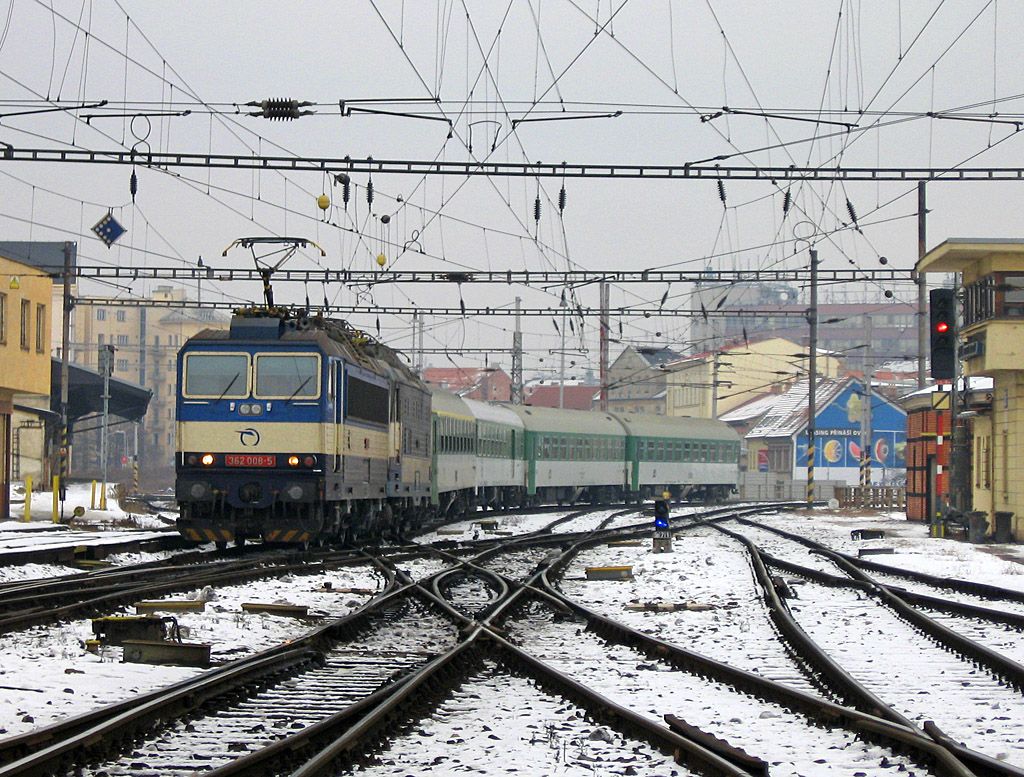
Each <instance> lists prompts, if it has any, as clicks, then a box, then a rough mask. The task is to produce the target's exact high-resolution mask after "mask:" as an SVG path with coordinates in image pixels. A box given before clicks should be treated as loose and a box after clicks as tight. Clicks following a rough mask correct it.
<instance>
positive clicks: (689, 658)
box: [496, 503, 971, 777]
mask: <svg viewBox="0 0 1024 777" xmlns="http://www.w3.org/2000/svg"><path fill="white" fill-rule="evenodd" d="M802 506H803V503H791V504H790V505H788V507H789V508H791V509H796V508H798V507H802ZM754 509H756V508H754ZM750 510H751V508H746V509H743V510H742V512H745V513H747V512H749V511H750ZM735 512H739V511H735ZM735 512H734V514H735ZM715 513H716V514H715V515H713V516H712V517H710V518H708V519H706V520H705V521H701V522H699V523H697V524H691V525H689V526H686V527H682V529H681V530H685V529H687V528H692V527H694V526H698V525H705V524H707V525H712V526H714V527H715V528H721V527H719V526H718V525H717V524H718V522H719V521H722V520H726V519H728V518H729V517H730V516H729V514H728V513H727V512H726V511H724V510H722V511H715ZM605 541H607V539H606V538H604V537H596V536H595V537H590V538H587V539H584V540H581V541H580V542H578V543H576V544H574V545H573V546H571V547H570V548H568V549H566V550H565V551H564V552H563V553H562V554H561V555H560V556H559V558H558V559H557V560H554V561H552V562H551V563H550V564H548V565H545V566H543V567H542V568H541V569H539V570H538V571H537V573H536V574H535V575H534V578H535V579H536V580H538V581H539V582H540V585H539V586H535V587H529V588H528V589H527V590H529V591H534V592H536V593H542V594H544V597H545V598H547V599H549V600H554V601H555V602H557V604H558V606H559V607H561V608H563V609H569V610H570V611H572V612H574V613H576V614H577V615H580V616H581V617H583V618H585V619H586V620H587V622H588V624H589V625H590V628H592V629H593V630H594V631H595V633H597V634H598V635H599V636H601V637H603V638H604V639H606V640H608V641H613V642H618V643H620V644H624V645H627V646H630V647H633V648H634V649H637V648H638V649H641V650H643V651H644V652H646V653H647V654H648V655H651V656H654V657H657V658H659V659H661V660H667V661H670V662H671V663H672V664H673V665H674V666H677V667H679V668H682V669H684V671H688V672H691V673H694V674H698V675H701V676H707V677H711V678H712V679H715V680H718V681H720V682H723V683H725V684H726V685H729V686H730V687H733V688H735V689H737V690H739V691H741V692H743V693H750V694H752V695H754V696H757V697H759V698H763V699H766V700H768V701H774V702H776V703H780V704H782V705H783V706H786V707H788V708H789V709H793V710H795V711H797V712H800V713H802V714H805V715H807V716H808V717H809V718H811V719H812V720H815V721H816V722H817V723H819V724H820V725H823V726H826V727H828V726H832V725H836V724H837V723H839V724H842V725H844V726H845V727H846V728H848V729H850V730H852V731H856V732H858V733H859V734H862V735H866V736H869V737H871V738H874V739H879V740H883V741H884V742H886V743H887V744H891V745H895V746H896V747H897V748H909V749H911V750H913V751H914V752H916V753H918V756H919V758H921V759H922V760H924V761H926V762H934V763H937V764H939V765H940V766H941V767H942V770H943V774H946V775H950V777H966V776H967V775H969V774H971V772H970V771H968V770H967V769H966V768H965V767H964V765H963V764H961V763H959V762H958V761H957V760H956V758H955V757H953V756H951V755H950V753H949V752H948V751H947V750H946V749H945V748H943V747H941V746H939V745H937V744H936V743H935V742H933V741H932V740H931V739H929V738H928V737H926V736H924V735H922V734H921V733H920V732H918V731H917V730H915V729H914V728H913V726H912V725H904V724H902V723H900V722H896V721H890V720H885V719H883V718H882V717H880V716H878V715H872V714H868V713H865V712H861V711H859V710H856V709H852V708H849V707H844V706H841V705H838V704H834V703H833V702H830V701H827V700H825V699H821V698H818V697H816V696H813V695H811V694H808V693H805V692H803V691H800V690H797V689H794V688H790V687H788V686H786V685H784V684H781V683H776V682H774V681H772V680H769V679H768V678H765V677H762V676H760V675H757V674H754V673H752V672H747V671H746V670H743V669H739V668H737V667H734V666H731V665H729V664H724V663H722V662H719V661H716V660H714V659H711V658H708V657H706V656H703V655H701V654H699V653H695V652H693V651H690V650H687V649H685V648H682V647H679V646H677V645H674V644H672V643H669V642H666V641H664V640H661V639H658V638H656V637H652V636H650V635H648V634H644V633H643V632H640V631H637V630H636V629H632V628H630V627H628V626H626V625H624V624H622V623H619V622H618V621H615V620H613V619H611V618H607V617H605V616H602V615H600V614H598V613H595V612H593V611H592V610H590V609H588V608H586V607H584V606H583V605H581V604H579V603H578V602H575V601H574V600H572V599H570V598H569V597H567V596H565V594H563V593H562V592H561V591H559V590H558V589H557V588H556V587H555V586H554V584H553V583H552V582H551V575H552V574H560V573H561V572H562V571H563V570H564V569H565V567H566V566H567V565H568V564H569V563H570V561H571V560H572V558H574V557H575V556H576V555H577V554H578V553H579V551H580V550H582V549H584V548H586V547H590V546H593V545H596V544H600V543H602V542H605ZM762 566H763V565H762ZM772 593H773V594H774V589H772ZM769 609H771V604H770V603H769ZM496 615H497V613H496ZM797 628H799V627H797ZM812 679H814V678H812ZM883 706H884V705H883ZM908 723H909V721H908Z"/></svg>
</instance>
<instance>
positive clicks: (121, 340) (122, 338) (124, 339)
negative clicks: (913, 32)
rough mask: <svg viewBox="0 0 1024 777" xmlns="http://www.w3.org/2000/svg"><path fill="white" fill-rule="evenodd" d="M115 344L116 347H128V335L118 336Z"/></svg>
mask: <svg viewBox="0 0 1024 777" xmlns="http://www.w3.org/2000/svg"><path fill="white" fill-rule="evenodd" d="M118 312H120V311H118ZM117 344H118V345H128V335H118V336H117Z"/></svg>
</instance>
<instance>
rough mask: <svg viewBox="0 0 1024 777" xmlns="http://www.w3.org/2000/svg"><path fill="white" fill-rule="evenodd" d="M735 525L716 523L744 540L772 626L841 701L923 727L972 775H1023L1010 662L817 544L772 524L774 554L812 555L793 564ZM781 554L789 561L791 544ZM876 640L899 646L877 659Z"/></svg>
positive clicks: (1019, 711) (1019, 709) (1021, 713)
mask: <svg viewBox="0 0 1024 777" xmlns="http://www.w3.org/2000/svg"><path fill="white" fill-rule="evenodd" d="M741 523H743V526H742V532H741V533H736V532H731V531H730V530H728V529H725V528H724V527H718V528H719V530H720V531H724V532H727V533H730V534H731V535H732V536H734V537H735V538H737V539H739V540H741V541H742V542H744V543H745V544H746V545H747V547H748V549H749V550H750V552H751V554H752V555H753V557H754V559H755V569H756V570H757V571H758V577H759V581H760V582H761V584H762V587H763V588H764V590H765V593H766V596H767V597H768V598H769V599H770V600H771V601H772V604H771V610H772V614H773V617H774V618H775V620H776V623H777V625H779V627H780V629H781V630H782V631H783V632H784V633H785V634H786V637H787V639H789V641H790V642H791V644H793V645H794V646H795V648H796V649H797V650H798V651H799V652H800V653H802V654H803V655H804V657H805V658H806V659H807V660H808V662H809V663H810V664H812V665H814V666H815V667H816V668H817V670H818V671H819V672H820V673H821V674H822V675H823V676H825V677H827V678H828V680H829V682H830V683H831V684H832V686H833V688H834V689H835V690H836V692H838V693H840V694H841V696H842V698H844V699H846V700H847V701H848V702H849V703H852V704H854V705H856V706H858V707H859V708H861V709H865V710H867V711H870V712H872V713H873V714H878V715H881V716H883V717H885V718H887V719H888V720H891V721H893V722H896V723H898V724H900V725H904V726H909V727H913V728H915V729H917V730H919V731H922V732H923V733H927V734H928V735H930V736H932V737H933V738H934V739H936V741H940V742H942V743H943V744H944V746H946V747H947V748H948V749H949V750H950V751H951V752H952V753H954V754H955V755H956V756H957V757H958V758H960V759H961V760H962V761H963V762H964V763H965V764H967V765H968V766H969V767H970V768H972V769H973V770H975V772H976V773H978V774H986V775H987V774H992V775H1022V774H1024V769H1022V768H1021V764H1022V763H1024V737H1022V735H1021V733H1020V731H1021V723H1022V722H1024V700H1022V699H1021V689H1022V687H1024V683H1022V680H1024V674H1022V672H1024V669H1022V668H1021V667H1020V665H1019V664H1016V662H1014V661H1012V660H1010V659H1008V658H1007V657H1006V656H1003V655H1001V654H999V653H997V652H996V651H993V650H991V649H990V648H988V647H986V646H985V645H981V644H979V643H978V642H976V641H974V640H972V639H970V638H968V637H967V636H965V635H964V634H961V633H958V632H956V631H954V630H952V629H950V628H948V627H946V626H945V625H943V624H942V623H939V622H937V621H936V620H934V619H933V618H931V617H930V616H929V615H928V614H926V613H924V612H923V611H922V610H921V609H919V608H918V607H915V606H912V605H911V604H909V603H908V602H907V601H905V600H903V599H902V598H901V596H900V593H901V591H899V590H894V589H891V588H888V587H887V586H884V585H882V584H880V583H878V582H877V581H875V580H874V579H872V578H871V577H870V576H868V575H867V574H866V573H864V572H862V571H860V570H858V569H857V568H856V567H855V566H854V565H853V564H852V563H850V562H848V561H846V560H845V559H843V558H842V557H841V556H839V555H838V554H835V553H833V552H832V551H830V550H828V549H827V548H825V547H824V546H821V545H818V544H817V543H814V542H813V541H811V540H808V539H807V538H804V537H800V536H799V535H793V534H791V533H788V532H785V531H782V530H780V529H778V528H774V527H773V528H771V529H770V534H771V535H772V536H773V537H775V540H776V541H775V542H774V545H773V547H774V549H775V550H779V549H780V546H781V545H784V544H786V543H789V544H790V545H791V546H796V545H800V546H804V547H805V548H811V549H814V550H816V551H817V552H818V555H819V556H820V558H819V561H818V563H816V564H814V565H812V566H800V565H799V564H796V563H795V562H794V561H792V560H783V559H780V558H776V557H774V556H771V555H768V554H766V553H763V552H762V551H761V549H760V548H759V547H758V546H757V544H756V543H755V542H754V541H753V540H752V539H751V537H750V536H747V535H750V534H756V535H758V536H760V533H763V532H764V531H765V530H766V527H760V529H759V530H757V531H751V529H756V528H757V527H752V526H750V525H749V523H746V522H743V521H741ZM759 532H760V533H759ZM785 552H786V555H787V556H788V557H789V558H790V559H791V558H792V557H793V553H794V551H793V550H792V547H790V548H789V549H788V550H787V551H785ZM828 565H832V568H831V570H829V569H828ZM771 567H775V568H777V569H779V570H781V571H784V572H786V573H788V574H796V575H800V576H801V577H802V578H804V580H805V582H803V583H802V584H801V585H799V586H797V587H796V588H797V590H798V593H797V596H798V598H795V599H787V600H785V602H784V601H783V600H782V599H780V598H779V597H778V595H777V593H776V590H775V589H776V587H777V584H778V578H775V579H774V580H773V578H772V577H771V575H770V572H769V569H770V568H771ZM823 567H824V568H823ZM837 571H838V572H842V573H844V575H838V574H835V572H837ZM846 575H848V576H846ZM928 601H929V602H930V604H931V605H932V606H934V607H943V606H944V603H943V602H942V601H941V600H939V599H938V598H936V597H929V599H928ZM961 606H962V605H959V604H954V605H953V607H954V608H955V609H959V608H960V607H961ZM882 644H886V645H894V646H898V647H897V648H895V649H893V650H891V651H886V653H885V659H886V660H881V656H880V655H879V654H878V651H877V648H878V646H879V645H882ZM950 737H952V738H950ZM961 743H963V744H961Z"/></svg>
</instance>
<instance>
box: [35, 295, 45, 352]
mask: <svg viewBox="0 0 1024 777" xmlns="http://www.w3.org/2000/svg"><path fill="white" fill-rule="evenodd" d="M45 351H46V305H36V353H44V352H45Z"/></svg>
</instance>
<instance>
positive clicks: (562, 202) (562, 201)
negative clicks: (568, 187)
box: [558, 186, 565, 213]
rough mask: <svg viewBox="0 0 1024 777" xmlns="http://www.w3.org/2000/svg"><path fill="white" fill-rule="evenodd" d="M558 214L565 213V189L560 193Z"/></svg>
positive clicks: (560, 190)
mask: <svg viewBox="0 0 1024 777" xmlns="http://www.w3.org/2000/svg"><path fill="white" fill-rule="evenodd" d="M558 212H559V213H565V187H564V186H563V187H562V188H561V189H559V191H558Z"/></svg>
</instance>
